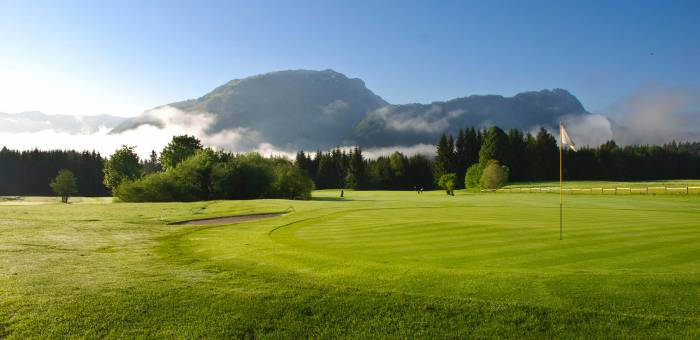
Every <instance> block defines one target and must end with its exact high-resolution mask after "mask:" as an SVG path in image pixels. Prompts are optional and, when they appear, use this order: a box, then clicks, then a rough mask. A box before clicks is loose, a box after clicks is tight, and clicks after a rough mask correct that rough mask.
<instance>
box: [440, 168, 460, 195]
mask: <svg viewBox="0 0 700 340" xmlns="http://www.w3.org/2000/svg"><path fill="white" fill-rule="evenodd" d="M456 181H457V175H456V174H454V173H449V174H444V175H442V177H440V179H438V186H440V187H441V188H443V189H444V190H445V192H447V194H448V195H450V196H454V195H455V193H454V190H455V184H456Z"/></svg>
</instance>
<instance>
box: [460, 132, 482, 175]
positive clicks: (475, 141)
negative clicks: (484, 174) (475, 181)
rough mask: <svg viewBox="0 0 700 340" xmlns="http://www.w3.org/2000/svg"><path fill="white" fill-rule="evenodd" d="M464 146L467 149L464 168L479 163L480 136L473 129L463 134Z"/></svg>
mask: <svg viewBox="0 0 700 340" xmlns="http://www.w3.org/2000/svg"><path fill="white" fill-rule="evenodd" d="M464 144H465V147H466V149H467V151H466V154H467V157H466V167H465V168H469V167H470V166H471V165H472V164H476V163H479V150H481V135H480V134H479V133H478V132H477V130H476V129H475V128H473V127H471V128H469V129H467V130H466V131H465V133H464Z"/></svg>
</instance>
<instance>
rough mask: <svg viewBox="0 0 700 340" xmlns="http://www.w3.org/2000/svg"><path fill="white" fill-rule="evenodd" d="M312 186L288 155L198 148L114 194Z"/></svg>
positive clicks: (297, 191)
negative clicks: (238, 152) (173, 164)
mask: <svg viewBox="0 0 700 340" xmlns="http://www.w3.org/2000/svg"><path fill="white" fill-rule="evenodd" d="M313 189H314V184H313V182H312V181H311V179H309V178H308V177H307V175H306V173H305V172H303V171H302V170H300V169H298V168H297V167H295V166H294V164H293V163H292V162H290V161H289V160H287V159H283V158H264V157H262V156H260V155H259V154H257V153H249V154H242V155H235V156H234V155H230V154H227V153H223V152H214V151H213V150H211V149H203V150H198V151H196V152H195V154H194V155H192V156H191V157H189V158H187V159H185V160H183V161H182V162H180V163H179V164H178V165H177V166H175V167H174V168H170V169H168V170H166V171H164V172H156V173H152V174H149V175H146V176H144V177H142V178H140V179H138V180H125V181H123V182H122V183H121V184H120V185H119V186H118V187H117V189H115V190H114V194H115V196H117V197H118V198H119V199H120V200H122V201H125V202H168V201H195V200H208V199H252V198H265V197H280V198H289V199H309V198H311V191H312V190H313Z"/></svg>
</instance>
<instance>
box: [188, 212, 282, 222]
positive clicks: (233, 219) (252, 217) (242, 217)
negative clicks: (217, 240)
mask: <svg viewBox="0 0 700 340" xmlns="http://www.w3.org/2000/svg"><path fill="white" fill-rule="evenodd" d="M284 214H285V213H270V214H252V215H240V216H231V217H216V218H203V219H201V220H190V221H182V222H177V223H174V224H179V225H215V224H232V223H239V222H246V221H255V220H259V219H263V218H270V217H277V216H281V215H284Z"/></svg>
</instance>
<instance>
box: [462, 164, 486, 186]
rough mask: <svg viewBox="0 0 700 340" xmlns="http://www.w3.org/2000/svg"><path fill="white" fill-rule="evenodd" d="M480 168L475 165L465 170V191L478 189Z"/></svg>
mask: <svg viewBox="0 0 700 340" xmlns="http://www.w3.org/2000/svg"><path fill="white" fill-rule="evenodd" d="M481 173H482V168H481V166H480V165H479V164H478V163H477V164H473V165H472V166H470V167H469V169H467V174H466V175H465V176H464V187H465V188H467V189H478V188H479V185H480V184H479V182H480V181H481Z"/></svg>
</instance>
